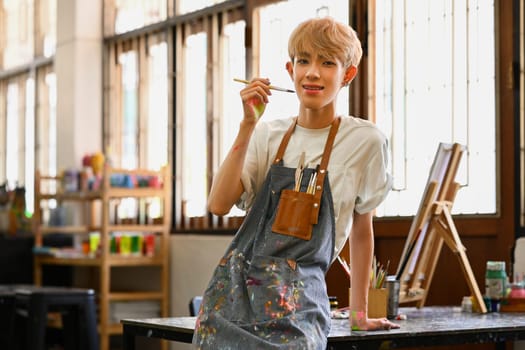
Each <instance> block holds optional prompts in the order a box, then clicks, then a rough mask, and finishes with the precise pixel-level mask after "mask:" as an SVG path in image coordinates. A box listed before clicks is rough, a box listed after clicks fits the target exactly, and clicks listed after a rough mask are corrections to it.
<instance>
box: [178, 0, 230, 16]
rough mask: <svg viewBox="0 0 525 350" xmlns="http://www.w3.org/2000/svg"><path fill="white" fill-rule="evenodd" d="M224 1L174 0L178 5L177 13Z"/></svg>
mask: <svg viewBox="0 0 525 350" xmlns="http://www.w3.org/2000/svg"><path fill="white" fill-rule="evenodd" d="M224 1H226V0H179V1H177V2H176V4H177V6H178V8H177V14H180V15H182V14H185V13H188V12H193V11H196V10H200V9H202V8H204V7H208V6H212V5H216V4H220V3H221V2H224Z"/></svg>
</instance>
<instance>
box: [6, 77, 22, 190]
mask: <svg viewBox="0 0 525 350" xmlns="http://www.w3.org/2000/svg"><path fill="white" fill-rule="evenodd" d="M19 88H20V87H19V84H17V83H10V84H9V85H8V86H7V121H6V131H7V133H6V165H7V167H6V180H7V183H8V185H9V186H10V187H11V188H15V187H16V186H21V185H23V181H22V180H23V179H21V176H22V175H23V174H21V170H22V168H21V165H22V164H21V162H23V160H24V158H23V157H21V155H22V154H23V148H22V147H21V145H20V142H21V141H22V138H21V136H22V135H21V134H20V133H21V130H23V128H22V125H21V122H22V121H21V120H20V117H19V116H20V112H21V110H22V109H23V101H20V92H19Z"/></svg>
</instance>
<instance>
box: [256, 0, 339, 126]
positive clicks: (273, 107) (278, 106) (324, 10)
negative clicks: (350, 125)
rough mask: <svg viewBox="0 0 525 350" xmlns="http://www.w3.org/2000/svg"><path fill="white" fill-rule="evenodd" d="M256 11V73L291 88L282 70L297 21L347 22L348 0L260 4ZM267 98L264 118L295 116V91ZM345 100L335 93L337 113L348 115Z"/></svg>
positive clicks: (298, 0) (285, 72) (287, 77)
mask: <svg viewBox="0 0 525 350" xmlns="http://www.w3.org/2000/svg"><path fill="white" fill-rule="evenodd" d="M259 14H260V23H261V27H260V28H259V31H258V32H259V33H260V37H259V40H260V48H259V55H260V57H259V60H258V64H259V73H258V75H259V76H261V77H268V78H270V81H271V82H272V84H273V85H277V86H282V87H288V88H292V89H293V82H292V81H291V79H290V76H289V75H288V72H287V71H286V69H285V63H286V62H287V61H289V60H290V58H289V57H288V38H289V37H290V34H291V32H292V30H293V29H294V28H295V27H296V26H297V25H298V24H299V23H300V22H302V21H304V20H306V19H308V18H311V17H315V16H318V17H322V16H332V17H334V18H335V19H337V20H339V21H341V22H343V23H348V1H339V0H319V1H303V0H290V1H286V2H280V3H277V4H275V5H269V6H265V7H262V8H261V9H260V10H259ZM249 78H250V77H248V79H249ZM270 101H271V103H269V104H268V106H267V107H266V112H265V113H264V118H265V119H266V120H271V119H278V118H286V117H290V116H292V115H297V111H298V101H297V97H296V95H295V94H287V93H274V94H272V96H271V97H270ZM348 103H349V102H348V94H345V93H341V94H339V97H338V99H337V111H338V113H340V114H343V115H346V114H348Z"/></svg>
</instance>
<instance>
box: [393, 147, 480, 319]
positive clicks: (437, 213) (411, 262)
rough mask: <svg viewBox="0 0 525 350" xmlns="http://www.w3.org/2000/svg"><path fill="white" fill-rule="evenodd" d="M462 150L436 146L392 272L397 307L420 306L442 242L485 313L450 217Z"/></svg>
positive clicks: (477, 288) (463, 249)
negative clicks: (396, 283) (397, 290)
mask: <svg viewBox="0 0 525 350" xmlns="http://www.w3.org/2000/svg"><path fill="white" fill-rule="evenodd" d="M464 151H465V147H464V146H462V145H460V144H458V143H454V144H446V143H440V144H439V147H438V150H437V152H436V156H435V158H434V162H433V164H432V168H431V169H430V173H429V177H428V180H427V184H426V187H425V191H424V193H423V198H422V200H421V202H420V205H419V208H418V211H417V213H416V216H415V217H414V220H413V221H412V225H411V226H410V230H409V233H408V237H407V241H406V243H405V247H404V249H403V253H402V254H401V259H400V263H399V266H398V270H397V273H396V275H397V278H398V279H399V280H400V284H401V290H400V295H399V303H400V304H402V303H409V302H416V305H417V306H418V307H422V306H424V304H425V301H426V298H427V295H428V290H429V287H430V283H431V281H432V277H433V274H434V271H435V267H436V264H437V261H438V258H439V254H440V252H441V248H442V246H443V243H445V244H446V245H447V246H448V247H449V248H450V249H451V250H452V251H453V252H454V253H455V254H456V255H457V256H458V259H459V263H460V266H461V268H462V270H463V273H464V275H465V278H466V280H467V283H468V285H469V288H470V291H471V293H472V296H473V297H474V302H475V303H476V304H477V305H478V306H479V309H480V311H481V312H483V313H485V312H487V310H486V307H485V304H484V301H483V296H482V295H481V292H480V290H479V287H478V285H477V282H476V280H475V278H474V273H473V272H472V269H471V267H470V263H469V261H468V258H467V256H466V252H465V250H466V249H465V247H464V246H463V244H462V243H461V239H460V237H459V234H458V232H457V230H456V227H455V225H454V221H453V219H452V215H451V211H452V205H453V203H454V199H455V196H456V193H457V191H458V190H459V184H458V183H457V182H455V181H454V179H455V177H456V173H457V170H458V167H459V163H460V160H461V156H462V154H463V153H464Z"/></svg>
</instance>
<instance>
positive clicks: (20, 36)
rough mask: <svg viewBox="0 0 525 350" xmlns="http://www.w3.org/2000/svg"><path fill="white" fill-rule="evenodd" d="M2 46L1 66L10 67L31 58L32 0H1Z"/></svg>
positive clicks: (28, 60) (32, 33) (32, 48)
mask: <svg viewBox="0 0 525 350" xmlns="http://www.w3.org/2000/svg"><path fill="white" fill-rule="evenodd" d="M2 6H3V13H2V14H3V16H2V17H3V18H0V19H1V20H2V21H1V22H4V23H5V25H3V26H2V27H3V30H5V32H4V33H3V34H4V38H3V39H4V42H5V44H4V47H3V52H2V59H3V64H2V65H1V66H2V68H4V69H7V68H12V67H15V66H17V65H20V64H21V63H26V62H30V61H31V60H32V59H33V54H34V47H33V37H34V32H33V6H34V2H33V1H32V0H3V1H2Z"/></svg>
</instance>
